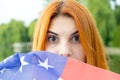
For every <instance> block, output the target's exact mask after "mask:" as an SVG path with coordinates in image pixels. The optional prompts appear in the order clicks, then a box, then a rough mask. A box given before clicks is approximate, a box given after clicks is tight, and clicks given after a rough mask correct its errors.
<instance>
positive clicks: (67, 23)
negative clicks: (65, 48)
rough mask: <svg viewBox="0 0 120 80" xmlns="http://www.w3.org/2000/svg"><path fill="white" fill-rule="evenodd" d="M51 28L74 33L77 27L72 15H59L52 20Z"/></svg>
mask: <svg viewBox="0 0 120 80" xmlns="http://www.w3.org/2000/svg"><path fill="white" fill-rule="evenodd" d="M49 30H50V31H54V32H56V33H72V32H74V31H76V30H77V28H76V25H75V21H74V19H73V18H72V17H69V16H62V15H59V16H57V17H54V18H53V19H52V20H51V23H50V26H49Z"/></svg>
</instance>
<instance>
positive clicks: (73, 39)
mask: <svg viewBox="0 0 120 80" xmlns="http://www.w3.org/2000/svg"><path fill="white" fill-rule="evenodd" d="M72 42H74V43H79V42H80V38H79V35H74V36H73V37H72Z"/></svg>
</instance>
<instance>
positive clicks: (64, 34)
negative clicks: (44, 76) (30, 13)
mask: <svg viewBox="0 0 120 80" xmlns="http://www.w3.org/2000/svg"><path fill="white" fill-rule="evenodd" d="M32 47H33V51H38V50H46V51H50V52H54V53H56V54H59V55H62V56H66V57H71V58H74V59H77V60H80V61H83V62H85V63H88V64H91V65H93V66H96V67H100V68H103V69H108V66H107V63H106V59H105V51H104V50H105V49H104V45H103V42H102V40H101V38H100V35H99V33H98V30H97V27H96V25H95V22H94V20H93V18H92V16H91V14H90V13H89V11H88V10H87V9H86V8H85V7H84V6H83V5H82V4H80V3H78V2H77V1H75V0H56V1H53V2H52V3H50V4H49V5H48V6H47V7H46V9H45V10H44V12H43V13H42V15H41V17H40V18H39V19H38V23H37V25H36V29H35V33H34V37H33V44H32Z"/></svg>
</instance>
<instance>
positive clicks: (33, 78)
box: [0, 51, 120, 80]
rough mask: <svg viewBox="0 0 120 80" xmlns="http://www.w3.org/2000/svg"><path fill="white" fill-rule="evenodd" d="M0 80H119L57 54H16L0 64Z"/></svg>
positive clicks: (44, 52) (116, 77)
mask: <svg viewBox="0 0 120 80" xmlns="http://www.w3.org/2000/svg"><path fill="white" fill-rule="evenodd" d="M0 80H120V75H119V74H117V73H113V72H110V71H107V70H104V69H101V68H97V67H94V66H91V65H89V64H86V63H83V62H81V61H77V60H74V59H71V58H67V57H64V56H59V55H57V54H54V53H51V52H47V51H39V52H29V53H26V54H24V53H16V54H14V55H12V56H10V57H8V58H6V59H5V60H4V61H2V62H0Z"/></svg>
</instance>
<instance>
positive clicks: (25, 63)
mask: <svg viewBox="0 0 120 80" xmlns="http://www.w3.org/2000/svg"><path fill="white" fill-rule="evenodd" d="M24 58H25V56H22V57H21V58H20V61H21V67H20V69H19V70H20V72H22V68H23V66H24V65H28V64H29V63H28V62H25V61H24Z"/></svg>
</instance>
